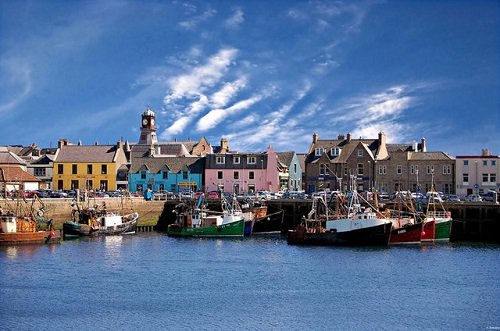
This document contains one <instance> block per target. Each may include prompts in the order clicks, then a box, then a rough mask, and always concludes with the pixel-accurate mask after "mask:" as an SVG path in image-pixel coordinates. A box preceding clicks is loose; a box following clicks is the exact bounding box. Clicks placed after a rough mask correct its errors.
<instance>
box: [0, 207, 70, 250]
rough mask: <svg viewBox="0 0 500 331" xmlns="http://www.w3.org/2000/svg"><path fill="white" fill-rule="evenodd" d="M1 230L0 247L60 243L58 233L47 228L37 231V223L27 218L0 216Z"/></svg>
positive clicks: (10, 215) (9, 215)
mask: <svg viewBox="0 0 500 331" xmlns="http://www.w3.org/2000/svg"><path fill="white" fill-rule="evenodd" d="M0 222H1V224H2V228H1V231H0V245H13V244H55V243H60V242H61V235H60V232H59V231H56V230H53V229H52V228H49V229H48V230H38V222H37V221H36V220H35V219H33V218H31V217H30V216H28V217H17V216H15V215H14V214H3V215H0Z"/></svg>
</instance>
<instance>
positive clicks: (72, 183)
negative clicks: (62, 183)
mask: <svg viewBox="0 0 500 331" xmlns="http://www.w3.org/2000/svg"><path fill="white" fill-rule="evenodd" d="M71 189H72V190H76V189H78V180H74V179H72V180H71Z"/></svg>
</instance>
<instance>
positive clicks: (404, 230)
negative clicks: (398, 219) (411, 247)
mask: <svg viewBox="0 0 500 331" xmlns="http://www.w3.org/2000/svg"><path fill="white" fill-rule="evenodd" d="M422 229H423V223H415V224H408V225H406V226H403V227H400V228H397V229H392V231H391V238H390V240H389V243H390V244H420V241H421V239H422Z"/></svg>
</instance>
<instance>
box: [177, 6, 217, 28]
mask: <svg viewBox="0 0 500 331" xmlns="http://www.w3.org/2000/svg"><path fill="white" fill-rule="evenodd" d="M215 14H217V11H216V10H215V9H207V10H206V11H204V12H203V13H202V14H201V15H198V16H194V17H191V18H190V19H189V20H186V21H182V22H180V23H179V26H181V27H182V28H184V29H186V30H193V29H194V28H196V27H197V26H198V25H199V24H200V23H202V22H205V21H207V20H209V19H210V18H212V17H213V16H215Z"/></svg>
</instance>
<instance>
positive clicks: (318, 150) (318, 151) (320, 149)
mask: <svg viewBox="0 0 500 331" xmlns="http://www.w3.org/2000/svg"><path fill="white" fill-rule="evenodd" d="M324 151H325V149H324V148H323V147H318V148H316V149H314V155H315V156H321V155H323V152H324Z"/></svg>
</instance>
